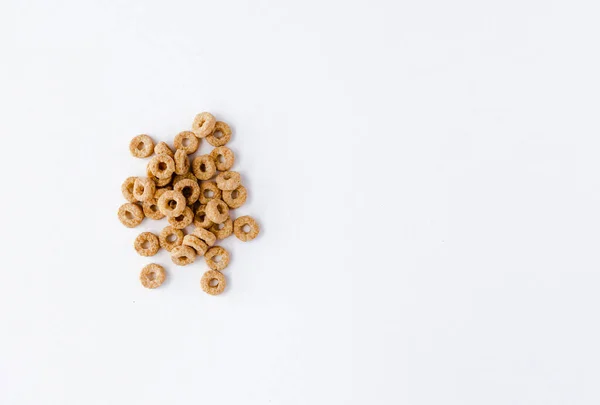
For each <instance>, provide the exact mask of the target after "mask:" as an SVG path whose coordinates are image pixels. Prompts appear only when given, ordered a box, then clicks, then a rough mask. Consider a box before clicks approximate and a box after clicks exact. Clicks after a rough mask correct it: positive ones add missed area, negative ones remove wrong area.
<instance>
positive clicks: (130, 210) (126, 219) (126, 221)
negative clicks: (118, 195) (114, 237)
mask: <svg viewBox="0 0 600 405" xmlns="http://www.w3.org/2000/svg"><path fill="white" fill-rule="evenodd" d="M143 220H144V211H142V209H141V208H140V206H139V205H137V204H134V203H125V204H123V205H121V206H120V207H119V221H121V223H122V224H123V225H125V226H126V227H127V228H135V227H136V226H138V225H139V224H141V223H142V221H143Z"/></svg>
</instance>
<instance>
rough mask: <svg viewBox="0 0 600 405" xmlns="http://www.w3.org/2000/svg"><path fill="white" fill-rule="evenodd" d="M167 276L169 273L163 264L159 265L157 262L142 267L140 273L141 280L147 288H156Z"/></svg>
mask: <svg viewBox="0 0 600 405" xmlns="http://www.w3.org/2000/svg"><path fill="white" fill-rule="evenodd" d="M165 278H167V273H166V272H165V269H164V268H163V266H159V265H158V264H156V263H151V264H149V265H147V266H146V267H144V268H143V269H142V272H141V273H140V281H141V283H142V285H143V286H144V287H146V288H156V287H160V285H161V284H162V283H163V282H164V281H165Z"/></svg>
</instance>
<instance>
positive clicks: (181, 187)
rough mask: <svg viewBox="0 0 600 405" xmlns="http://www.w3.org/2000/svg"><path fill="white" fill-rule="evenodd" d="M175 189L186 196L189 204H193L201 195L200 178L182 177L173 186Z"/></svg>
mask: <svg viewBox="0 0 600 405" xmlns="http://www.w3.org/2000/svg"><path fill="white" fill-rule="evenodd" d="M173 190H176V191H179V192H180V193H181V194H183V196H184V197H185V198H186V201H187V205H192V204H193V203H195V202H196V201H198V197H200V186H199V185H198V180H190V179H181V180H180V181H178V182H177V184H175V185H174V186H173Z"/></svg>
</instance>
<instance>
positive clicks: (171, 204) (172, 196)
mask: <svg viewBox="0 0 600 405" xmlns="http://www.w3.org/2000/svg"><path fill="white" fill-rule="evenodd" d="M185 208H186V204H185V197H184V196H183V194H181V193H180V192H179V191H175V190H169V191H165V192H164V193H163V195H161V196H160V198H159V199H158V209H159V210H160V212H162V213H163V214H164V215H166V216H167V217H178V216H179V215H181V214H183V211H185Z"/></svg>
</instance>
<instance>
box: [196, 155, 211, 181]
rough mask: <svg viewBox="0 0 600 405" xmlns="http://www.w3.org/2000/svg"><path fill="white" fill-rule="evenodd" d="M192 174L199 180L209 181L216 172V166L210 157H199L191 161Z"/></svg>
mask: <svg viewBox="0 0 600 405" xmlns="http://www.w3.org/2000/svg"><path fill="white" fill-rule="evenodd" d="M192 172H193V173H194V176H196V177H197V178H198V179H200V180H210V179H211V178H212V177H213V176H214V175H215V173H216V172H217V166H216V165H215V161H214V159H213V158H212V157H211V156H210V155H200V156H196V157H195V158H194V160H193V161H192Z"/></svg>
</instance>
